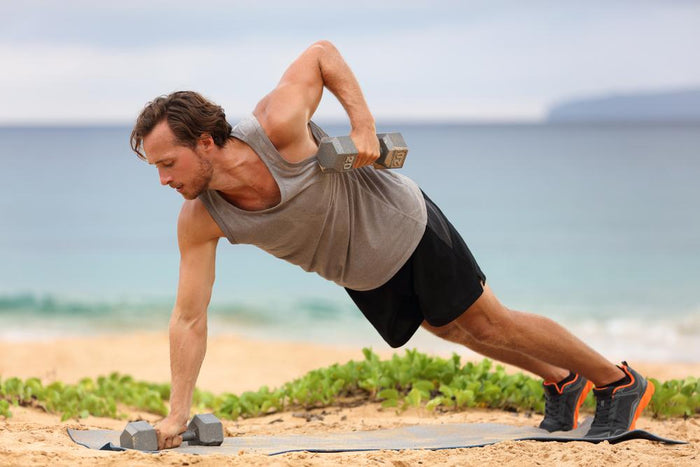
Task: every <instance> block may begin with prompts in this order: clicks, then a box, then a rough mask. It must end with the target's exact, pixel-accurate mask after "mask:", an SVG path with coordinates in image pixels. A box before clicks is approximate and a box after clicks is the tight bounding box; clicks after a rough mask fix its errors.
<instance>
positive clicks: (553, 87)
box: [0, 1, 700, 123]
mask: <svg viewBox="0 0 700 467" xmlns="http://www.w3.org/2000/svg"><path fill="white" fill-rule="evenodd" d="M17 4H19V6H17ZM504 4H507V5H508V8H503V5H504ZM23 5H24V6H23ZM26 5H29V7H27V6H26ZM37 5H38V4H37V3H33V2H29V3H27V4H25V3H24V2H16V3H15V2H12V3H0V14H1V13H5V14H6V15H8V17H10V18H12V19H13V21H9V22H8V25H9V27H7V28H3V29H2V30H0V63H3V64H4V67H3V68H4V71H3V73H2V74H0V100H1V101H2V102H3V105H2V106H0V122H31V121H43V122H70V121H79V122H82V123H90V122H96V123H99V122H106V121H124V122H126V121H131V120H132V119H133V117H134V116H135V115H136V114H137V113H138V111H139V110H140V108H141V107H142V106H143V104H144V103H145V102H146V101H148V100H150V99H152V98H153V97H155V96H156V95H159V94H163V93H167V92H170V91H173V90H176V89H197V90H199V91H201V92H202V93H204V94H205V95H207V96H209V97H211V98H212V99H214V100H216V101H217V102H220V103H221V104H222V105H224V107H225V108H226V109H227V110H228V112H229V114H230V115H236V116H238V115H242V114H244V113H247V112H249V111H250V110H251V109H252V108H253V107H254V105H255V103H256V102H257V101H258V99H259V98H260V97H262V96H263V95H264V94H266V93H267V92H268V91H269V90H270V89H272V87H273V86H274V85H275V83H276V82H277V80H278V79H279V77H280V76H281V74H282V72H283V71H284V69H285V68H286V66H287V65H288V64H289V63H290V62H291V61H292V60H293V59H294V58H295V57H296V56H297V55H298V54H299V53H300V52H301V51H302V50H303V49H304V48H305V47H306V46H308V45H309V44H310V43H311V42H313V41H314V40H316V39H321V38H327V39H331V40H333V41H334V42H335V43H336V45H338V47H339V49H340V50H341V52H342V53H343V54H344V56H345V58H346V60H347V61H348V62H349V63H350V65H351V67H352V68H353V70H354V71H355V73H356V75H357V76H358V78H359V80H360V82H361V84H362V86H363V89H364V91H365V93H366V95H367V98H368V101H369V102H370V104H371V105H372V109H373V110H374V112H375V113H376V114H377V115H378V117H381V118H397V117H398V118H414V119H420V118H438V119H439V118H467V119H473V118H486V119H513V118H530V119H535V118H538V117H540V116H542V115H543V113H544V111H545V108H546V106H547V105H548V104H549V103H551V102H552V101H556V100H558V99H559V98H561V97H567V96H570V95H580V94H594V93H596V92H606V91H610V90H636V89H649V88H661V87H683V86H693V85H697V84H698V83H700V62H698V61H697V60H694V58H693V57H694V56H695V55H696V50H695V48H696V47H695V44H698V43H700V6H698V5H696V4H692V3H678V2H671V3H668V2H666V3H665V4H664V5H658V4H656V3H653V2H634V3H628V4H625V2H622V3H620V4H618V3H615V4H609V3H602V2H590V3H587V4H586V5H585V6H578V7H563V6H562V5H561V4H551V5H549V4H548V5H549V7H547V8H545V7H544V6H543V5H544V3H543V2H533V3H527V4H522V3H513V2H436V3H434V4H431V3H428V2H420V1H410V2H393V3H392V2H388V3H385V2H364V3H362V5H360V6H361V7H362V8H359V7H358V8H348V7H346V6H344V5H343V4H342V3H339V2H338V3H336V2H317V1H307V2H300V3H299V2H295V3H294V4H293V5H292V4H291V3H288V2H272V3H265V7H262V6H254V4H252V3H241V2H237V3H235V4H233V5H234V6H233V7H231V5H230V4H229V3H228V2H211V1H209V2H206V1H205V2H200V3H198V6H200V8H197V9H193V8H192V5H191V3H190V2H155V3H148V4H146V6H145V7H144V6H141V4H140V3H137V2H133V1H126V2H119V3H118V4H110V5H108V6H99V7H98V6H94V5H93V4H92V3H88V2H68V4H67V6H66V5H65V4H64V3H61V4H60V5H58V4H50V3H43V2H42V3H41V5H45V6H44V7H42V8H41V9H39V8H38V7H37ZM324 5H325V6H324ZM631 5H634V6H631ZM59 6H60V8H59ZM166 7H167V8H166ZM285 15H286V16H285ZM319 113H320V116H321V117H327V118H339V117H341V116H342V114H343V111H342V108H341V107H340V106H339V105H338V104H337V103H335V102H334V100H333V99H327V102H324V104H323V105H322V106H321V108H320V109H319Z"/></svg>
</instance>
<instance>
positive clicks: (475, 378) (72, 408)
mask: <svg viewBox="0 0 700 467" xmlns="http://www.w3.org/2000/svg"><path fill="white" fill-rule="evenodd" d="M363 353H364V359H363V360H360V361H349V362H347V363H345V364H343V365H340V364H334V365H331V366H329V367H326V368H320V369H317V370H313V371H310V372H308V373H307V374H306V375H304V376H302V377H300V378H298V379H295V380H293V381H290V382H288V383H285V384H284V385H282V386H281V387H279V388H276V389H270V388H268V387H267V386H263V387H261V388H260V389H258V390H257V391H246V392H244V393H242V394H240V395H236V394H231V393H224V394H221V395H214V394H212V393H210V392H206V391H201V390H195V393H194V396H193V407H194V409H195V410H196V411H198V412H201V411H211V412H214V413H215V414H216V415H217V416H218V417H220V418H223V419H229V420H236V419H238V418H239V417H258V416H261V415H266V414H271V413H276V412H282V411H285V410H293V409H307V410H308V409H313V408H323V407H328V406H332V405H334V404H335V405H347V404H360V403H363V402H380V403H381V406H382V407H384V408H392V409H394V410H397V411H402V410H406V409H408V408H411V407H424V408H426V409H427V410H431V411H442V412H445V411H455V410H466V409H469V408H474V407H479V408H492V409H500V410H507V411H515V412H536V413H542V412H543V410H544V395H543V390H542V384H541V381H539V380H537V379H535V378H532V377H529V376H526V375H524V374H522V373H515V374H508V373H506V371H505V369H504V368H503V367H502V366H500V365H495V366H494V365H493V363H492V362H491V361H490V360H488V359H484V360H482V361H480V362H477V363H474V362H467V363H466V364H462V363H461V360H460V357H459V356H458V355H453V356H452V357H451V358H447V359H445V358H441V357H434V356H429V355H426V354H424V353H421V352H418V351H416V350H407V351H406V352H405V353H404V354H403V355H398V354H394V355H393V356H392V357H391V358H390V359H387V360H381V359H380V358H379V356H378V355H377V354H375V353H374V352H372V351H371V350H370V349H363ZM652 381H653V382H654V384H655V386H656V392H655V394H654V397H653V398H652V401H651V403H650V404H649V406H648V407H647V409H646V411H647V413H649V414H651V415H653V416H654V417H657V418H667V417H692V416H696V415H697V414H699V413H700V379H698V378H696V377H688V378H685V379H682V380H669V381H665V382H663V383H662V382H659V381H657V380H654V379H652ZM169 397H170V385H168V384H156V383H148V382H143V381H135V380H134V379H133V378H132V377H131V376H125V375H120V374H118V373H112V374H111V375H109V376H101V377H98V378H97V379H95V380H93V379H90V378H85V379H82V380H81V381H79V382H78V383H77V384H64V383H61V382H53V383H51V384H49V385H47V386H44V385H42V383H41V381H40V380H39V379H37V378H28V379H26V380H21V379H19V378H8V379H5V380H1V379H0V416H2V417H10V416H11V411H10V408H11V406H17V405H20V406H29V407H37V408H40V409H43V410H45V411H47V412H50V413H60V414H61V418H62V420H67V419H70V418H80V417H83V418H84V417H87V416H89V415H95V416H101V417H110V418H126V414H125V413H124V412H123V411H120V407H122V410H123V409H124V408H126V407H130V408H133V409H138V410H142V411H146V412H150V413H154V414H158V415H165V414H166V413H167V406H166V402H167V401H168V399H169ZM584 407H585V408H587V409H588V410H593V409H594V408H595V401H594V399H593V397H592V395H589V397H588V398H587V400H586V404H585V405H584Z"/></svg>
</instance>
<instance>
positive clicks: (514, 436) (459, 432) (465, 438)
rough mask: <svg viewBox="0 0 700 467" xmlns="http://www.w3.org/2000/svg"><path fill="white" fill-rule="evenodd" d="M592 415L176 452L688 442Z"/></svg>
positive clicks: (82, 435)
mask: <svg viewBox="0 0 700 467" xmlns="http://www.w3.org/2000/svg"><path fill="white" fill-rule="evenodd" d="M592 422H593V419H592V418H589V419H587V420H586V421H585V422H584V423H582V424H581V426H579V427H578V428H577V429H575V430H572V431H555V432H553V433H548V432H547V431H545V430H541V429H539V428H536V427H531V426H513V425H503V424H498V423H457V424H454V423H450V424H441V425H414V426H407V427H402V428H394V429H389V430H373V431H353V432H347V433H329V434H326V435H316V436H309V435H281V436H238V437H233V438H225V439H224V443H223V444H222V445H221V446H188V445H187V443H186V442H185V443H183V445H182V446H180V447H179V448H175V449H173V451H176V452H181V453H188V454H238V452H239V451H241V450H245V451H247V452H255V453H261V454H269V455H271V456H272V455H275V454H283V453H286V452H294V451H308V452H348V451H375V450H381V449H388V450H401V449H430V450H437V449H454V448H470V447H477V446H486V445H489V444H495V443H498V442H500V441H509V440H513V441H560V442H566V441H586V442H590V443H599V442H601V441H608V442H610V443H619V442H622V441H627V440H630V439H647V440H650V441H658V442H661V443H666V444H686V443H685V441H676V440H672V439H666V438H662V437H660V436H656V435H654V434H652V433H649V432H648V431H644V430H633V431H628V432H626V433H623V434H621V435H618V436H612V437H609V438H586V437H585V434H586V432H587V431H588V429H589V428H590V425H591V423H592ZM120 434H121V432H119V431H113V430H72V429H69V430H68V435H69V436H70V437H71V439H72V440H73V441H74V442H76V443H78V444H80V445H82V446H85V447H87V448H90V449H100V450H107V451H123V450H125V449H124V448H121V447H119V435H120Z"/></svg>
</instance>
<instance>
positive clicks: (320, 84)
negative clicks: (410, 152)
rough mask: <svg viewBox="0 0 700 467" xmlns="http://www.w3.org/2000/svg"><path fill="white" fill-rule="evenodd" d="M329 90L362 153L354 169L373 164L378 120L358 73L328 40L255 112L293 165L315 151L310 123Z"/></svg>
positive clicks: (305, 54)
mask: <svg viewBox="0 0 700 467" xmlns="http://www.w3.org/2000/svg"><path fill="white" fill-rule="evenodd" d="M324 87H325V88H327V89H328V90H329V91H331V92H332V93H333V94H334V95H335V96H336V98H337V99H338V101H339V102H340V103H341V105H342V106H343V108H344V109H345V111H346V112H347V114H348V118H349V119H350V126H351V132H350V137H351V138H352V140H353V142H354V143H355V146H356V147H357V150H358V152H359V154H358V157H357V158H356V162H355V167H361V166H364V165H370V164H372V163H373V162H374V161H376V160H377V158H378V157H379V142H378V141H377V136H376V128H375V124H374V117H373V116H372V113H371V112H370V110H369V106H368V105H367V102H366V101H365V98H364V95H363V94H362V90H361V88H360V84H359V83H358V81H357V78H356V77H355V75H354V73H353V72H352V70H351V69H350V67H349V66H348V64H347V63H346V62H345V60H344V59H343V57H342V56H341V55H340V52H339V51H338V49H336V48H335V46H334V45H333V44H331V43H330V42H328V41H319V42H316V43H314V44H313V45H311V46H310V47H309V48H308V49H306V50H305V51H304V52H303V53H302V54H301V55H300V56H299V57H298V58H297V59H296V60H295V61H294V62H292V64H291V65H290V66H289V68H287V70H286V71H285V73H284V74H283V75H282V79H281V80H280V82H279V84H278V85H277V87H276V88H275V89H274V90H273V91H272V92H270V94H268V95H267V96H265V97H264V98H263V99H262V100H261V101H260V102H259V103H258V105H257V107H256V108H255V111H254V114H255V116H256V117H257V119H258V120H259V121H260V123H261V124H262V125H263V128H265V131H266V133H267V134H268V136H269V137H270V139H271V140H272V142H273V144H274V145H275V146H276V147H277V149H279V150H280V153H282V154H283V155H284V156H285V157H286V158H288V159H290V160H291V161H292V162H296V161H297V160H295V159H296V158H298V159H299V160H302V159H305V158H306V157H308V156H309V155H311V154H313V153H315V143H314V142H313V139H311V137H310V135H309V132H308V122H309V120H311V117H312V115H313V114H314V112H315V111H316V109H317V108H318V105H319V103H320V102H321V97H322V96H323V88H324Z"/></svg>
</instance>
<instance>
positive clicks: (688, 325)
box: [0, 124, 700, 362]
mask: <svg viewBox="0 0 700 467" xmlns="http://www.w3.org/2000/svg"><path fill="white" fill-rule="evenodd" d="M379 126H380V128H379V130H381V131H401V132H402V133H403V135H404V137H405V139H406V141H407V143H408V145H409V147H410V151H409V155H408V158H407V161H406V164H405V166H404V168H403V169H401V171H402V173H404V174H405V175H407V176H409V177H411V178H413V179H414V180H416V181H417V182H418V183H419V185H420V186H421V187H422V188H423V190H424V191H425V192H426V193H427V194H428V195H429V196H430V197H431V198H432V199H433V200H434V201H435V202H436V203H437V204H438V205H439V206H440V207H441V208H442V210H443V211H444V212H445V214H446V215H447V216H448V218H450V220H451V221H452V223H453V224H454V225H455V226H456V227H457V229H458V230H459V231H460V232H461V233H462V235H463V237H464V238H465V240H466V242H467V244H468V245H469V247H470V249H471V250H472V252H473V253H474V255H475V257H476V259H477V261H478V262H479V263H480V265H481V267H482V269H483V270H484V272H485V273H486V276H487V280H488V282H489V284H490V285H491V287H492V289H493V290H494V292H495V293H496V295H497V296H498V297H499V298H500V300H501V301H502V302H503V303H504V304H505V305H507V306H509V307H510V308H514V309H518V310H524V311H531V312H535V313H539V314H543V315H546V316H549V317H551V318H553V319H555V320H557V321H559V322H561V323H562V324H564V325H565V326H567V327H568V328H569V329H571V330H572V331H573V332H574V333H575V334H577V335H579V336H580V337H582V338H583V339H584V340H586V341H587V342H589V343H590V344H592V345H593V346H594V347H595V348H597V349H599V350H600V351H601V352H603V353H604V354H606V355H608V356H610V358H616V359H621V358H627V359H630V360H633V359H644V360H647V361H665V360H674V361H689V362H697V361H700V352H699V351H698V349H699V348H700V215H699V214H698V213H699V212H700V183H698V180H700V126H697V125H695V126H694V125H687V126H679V125H675V126H674V125H653V124H638V125H633V124H629V125H609V124H606V125H576V124H558V125H547V124H488V125H487V124H484V125H476V124H474V125H461V124H444V125H438V124H425V125H419V124H393V125H391V124H386V125H379ZM324 127H325V129H326V130H327V132H328V133H330V134H335V135H340V134H347V132H348V128H347V127H344V126H340V125H324ZM129 133H130V128H129V127H126V126H125V127H104V128H103V127H59V128H40V127H31V128H20V127H5V128H0V190H2V191H1V192H0V193H1V194H2V196H1V197H0V339H6V340H17V339H48V338H54V337H62V336H75V335H94V334H96V333H112V332H124V331H145V332H152V331H164V330H165V329H166V327H167V321H168V315H169V312H170V309H171V308H172V305H173V302H174V297H175V288H176V284H177V272H178V259H179V258H178V250H177V243H176V231H175V224H176V219H177V214H178V210H179V207H180V205H181V203H182V200H181V198H180V196H179V195H178V194H177V193H175V192H174V191H173V190H171V189H169V188H167V187H166V188H164V187H162V186H160V184H159V182H158V176H157V173H156V170H155V169H154V168H153V167H151V166H148V165H147V164H146V163H144V162H142V161H140V160H139V159H138V158H137V157H136V156H135V155H134V154H133V153H131V151H130V149H129V141H128V140H129ZM209 315H210V333H212V334H217V333H219V334H221V333H239V334H242V335H248V336H252V337H256V338H265V337H269V338H273V339H279V338H283V339H289V340H308V341H313V342H321V343H343V344H347V345H358V346H359V345H372V346H374V347H375V348H382V346H385V344H383V343H382V342H381V340H380V339H379V338H378V337H377V336H376V334H375V332H374V330H373V329H372V328H371V326H370V325H369V324H368V323H366V322H365V321H364V319H363V318H362V316H361V314H360V312H359V311H358V310H356V309H355V308H354V306H353V304H352V302H351V301H350V300H349V298H348V297H347V296H346V294H345V292H344V291H343V290H342V289H341V288H339V287H338V286H336V285H334V284H331V283H329V282H327V281H325V280H323V279H321V278H319V277H317V276H315V275H312V274H308V273H305V272H304V271H302V270H301V269H299V268H297V267H295V266H292V265H289V264H286V263H284V262H283V261H280V260H278V259H276V258H274V257H272V256H270V255H267V254H266V253H264V252H262V251H260V250H257V249H256V248H254V247H250V246H241V245H230V244H228V242H227V241H225V240H221V242H220V243H219V248H218V255H217V281H216V285H215V288H214V294H213V298H212V304H211V306H210V311H209ZM414 344H415V345H419V346H428V347H430V346H433V347H434V348H436V349H439V348H441V347H440V345H441V344H440V343H439V341H438V340H437V338H434V339H432V340H431V338H430V337H429V336H427V335H425V333H421V334H420V335H418V336H417V337H416V339H415V340H414V341H412V342H409V344H408V346H409V347H410V346H412V345H414Z"/></svg>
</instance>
